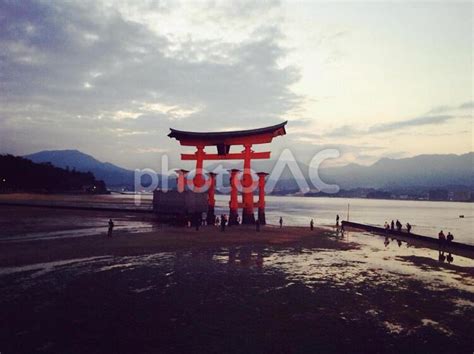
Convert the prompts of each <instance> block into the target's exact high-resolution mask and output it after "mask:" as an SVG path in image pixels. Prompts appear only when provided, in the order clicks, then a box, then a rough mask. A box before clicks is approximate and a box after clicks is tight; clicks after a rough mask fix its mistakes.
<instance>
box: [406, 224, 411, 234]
mask: <svg viewBox="0 0 474 354" xmlns="http://www.w3.org/2000/svg"><path fill="white" fill-rule="evenodd" d="M407 232H408V233H410V232H411V224H410V223H409V222H407Z"/></svg>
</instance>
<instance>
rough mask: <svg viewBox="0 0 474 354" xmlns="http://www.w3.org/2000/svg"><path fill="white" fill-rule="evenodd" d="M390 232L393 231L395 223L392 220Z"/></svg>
mask: <svg viewBox="0 0 474 354" xmlns="http://www.w3.org/2000/svg"><path fill="white" fill-rule="evenodd" d="M390 230H392V231H393V230H395V222H394V221H393V220H392V222H391V223H390Z"/></svg>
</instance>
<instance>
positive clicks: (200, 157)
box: [168, 122, 287, 225]
mask: <svg viewBox="0 0 474 354" xmlns="http://www.w3.org/2000/svg"><path fill="white" fill-rule="evenodd" d="M286 124H287V122H283V123H280V124H277V125H273V126H270V127H265V128H259V129H249V130H238V131H227V132H188V131H181V130H176V129H170V130H171V132H170V133H169V134H168V136H169V137H170V138H175V139H176V140H178V141H179V143H180V144H181V145H183V146H194V147H196V151H195V152H194V153H191V154H181V159H182V160H193V161H194V160H195V161H196V174H195V176H194V179H193V182H194V186H193V187H194V190H196V191H198V192H199V191H200V189H202V190H205V189H206V188H207V192H208V221H210V222H212V223H214V219H215V213H214V207H215V199H214V192H215V181H216V175H215V174H213V173H210V174H209V175H208V176H209V177H208V178H207V179H206V178H205V176H204V175H203V163H204V160H243V161H244V171H243V177H242V179H241V180H238V179H237V177H238V175H239V172H241V171H240V170H236V169H233V170H230V186H231V193H230V201H229V224H231V225H233V224H236V223H237V216H238V209H239V208H242V223H243V224H253V223H255V216H254V207H255V206H257V207H258V219H259V222H260V223H262V224H265V177H266V176H267V175H268V174H267V173H265V172H258V173H257V175H258V177H259V179H258V182H256V183H258V188H259V201H258V203H257V204H254V201H253V191H254V189H255V187H256V185H255V184H254V183H255V182H254V181H253V179H252V175H251V161H252V159H269V158H270V151H266V152H255V151H253V150H252V146H253V145H257V144H268V143H271V142H272V140H273V138H275V137H277V136H281V135H285V134H286V130H285V125H286ZM233 145H241V146H243V147H244V149H243V150H242V152H239V153H232V152H230V148H231V146H233ZM208 146H215V147H216V149H217V152H216V153H209V152H206V151H205V148H206V147H208ZM177 172H178V191H184V190H185V185H186V182H187V181H186V175H187V173H188V171H185V170H178V171H177ZM239 183H240V184H241V186H242V203H239V202H238V184H239Z"/></svg>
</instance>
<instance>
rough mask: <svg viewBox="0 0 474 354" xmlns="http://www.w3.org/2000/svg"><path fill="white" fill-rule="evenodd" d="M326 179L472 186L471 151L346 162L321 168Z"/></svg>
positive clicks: (344, 184)
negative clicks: (368, 162) (337, 165)
mask: <svg viewBox="0 0 474 354" xmlns="http://www.w3.org/2000/svg"><path fill="white" fill-rule="evenodd" d="M320 176H321V178H322V179H323V181H325V182H326V183H335V184H338V185H339V186H340V187H341V188H345V189H349V188H358V187H371V188H385V189H388V190H390V189H395V188H404V187H410V186H424V187H440V186H448V185H464V186H469V187H472V186H474V153H473V152H471V153H467V154H463V155H454V154H449V155H419V156H415V157H411V158H404V159H388V158H383V159H381V160H379V161H377V162H376V163H374V164H373V165H370V166H361V165H357V164H350V165H347V166H342V167H333V168H325V169H321V172H320Z"/></svg>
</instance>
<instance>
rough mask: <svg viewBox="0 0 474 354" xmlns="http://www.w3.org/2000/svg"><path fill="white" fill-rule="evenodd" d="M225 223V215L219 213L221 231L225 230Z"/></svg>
mask: <svg viewBox="0 0 474 354" xmlns="http://www.w3.org/2000/svg"><path fill="white" fill-rule="evenodd" d="M225 224H226V217H225V215H221V231H222V232H224V231H225Z"/></svg>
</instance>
